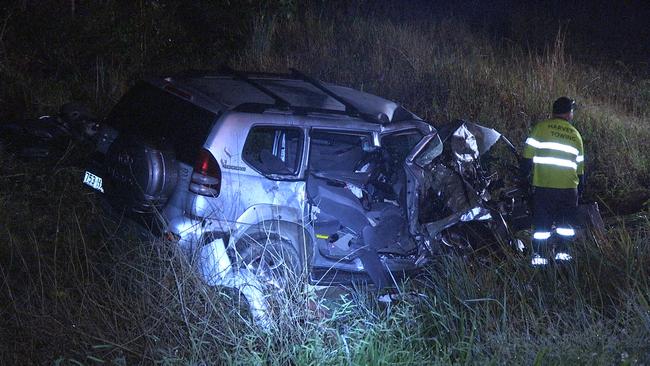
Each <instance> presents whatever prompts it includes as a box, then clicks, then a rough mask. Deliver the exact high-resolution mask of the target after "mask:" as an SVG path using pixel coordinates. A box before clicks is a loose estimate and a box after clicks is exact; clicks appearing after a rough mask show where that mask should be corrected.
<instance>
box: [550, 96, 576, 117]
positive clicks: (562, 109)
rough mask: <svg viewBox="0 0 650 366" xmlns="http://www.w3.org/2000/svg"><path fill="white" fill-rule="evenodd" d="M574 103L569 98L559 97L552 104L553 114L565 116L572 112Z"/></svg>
mask: <svg viewBox="0 0 650 366" xmlns="http://www.w3.org/2000/svg"><path fill="white" fill-rule="evenodd" d="M575 107H576V101H575V100H573V99H571V98H569V97H560V98H558V99H557V100H556V101H555V102H553V114H565V113H569V112H571V111H572V110H574V109H575Z"/></svg>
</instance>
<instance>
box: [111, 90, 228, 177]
mask: <svg viewBox="0 0 650 366" xmlns="http://www.w3.org/2000/svg"><path fill="white" fill-rule="evenodd" d="M215 119H216V115H215V114H214V113H213V112H210V111H208V110H205V109H203V108H201V107H198V106H196V105H194V104H192V103H190V102H188V101H186V100H184V99H181V98H180V97H177V96H174V95H172V94H170V93H168V92H165V91H163V90H160V89H158V88H156V87H154V86H152V85H149V84H147V83H144V82H140V83H138V84H136V85H135V86H134V87H133V88H131V89H130V90H129V92H128V93H126V94H125V95H124V96H123V97H122V99H120V101H119V102H118V103H117V105H116V106H115V107H113V110H112V111H111V113H110V114H109V116H108V118H107V123H108V124H109V125H111V126H113V127H114V128H116V129H118V130H119V131H120V133H126V134H130V135H134V136H136V137H137V138H138V139H140V140H143V141H147V142H150V143H153V144H155V145H157V146H164V147H172V148H173V149H174V152H175V153H176V158H177V159H178V160H180V161H182V162H184V163H187V164H190V165H192V163H193V162H194V160H195V159H196V156H197V154H198V152H199V150H200V149H201V147H202V146H203V143H204V142H205V139H206V138H207V136H208V134H209V133H210V129H211V128H212V123H213V122H214V120H215Z"/></svg>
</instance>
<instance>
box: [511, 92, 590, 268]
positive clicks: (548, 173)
mask: <svg viewBox="0 0 650 366" xmlns="http://www.w3.org/2000/svg"><path fill="white" fill-rule="evenodd" d="M575 106H576V103H575V101H574V100H573V99H571V98H568V97H561V98H558V99H557V100H556V101H555V102H554V103H553V116H552V118H550V119H547V120H544V121H541V122H538V123H537V124H536V125H535V127H534V128H533V130H532V132H531V133H530V135H529V136H528V138H527V139H526V144H525V147H524V159H523V161H522V171H523V172H524V174H525V175H526V176H527V177H530V179H531V184H532V190H533V194H532V199H533V238H532V244H533V256H532V258H531V264H532V265H533V266H544V265H547V264H548V263H549V259H550V258H553V259H554V260H555V261H570V260H572V256H571V254H570V253H569V245H570V243H571V242H572V240H573V238H574V237H575V229H574V227H573V225H574V224H575V222H576V214H577V210H578V197H579V196H580V195H581V194H582V191H583V190H584V185H585V183H584V171H585V169H584V159H585V155H584V147H583V144H582V137H581V136H580V133H579V132H578V130H577V129H576V128H575V127H574V126H573V124H572V122H573V112H574V110H575ZM552 238H555V239H557V240H554V242H555V251H554V253H553V251H552V249H553V248H550V247H549V240H550V239H552Z"/></svg>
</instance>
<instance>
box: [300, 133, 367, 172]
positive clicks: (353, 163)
mask: <svg viewBox="0 0 650 366" xmlns="http://www.w3.org/2000/svg"><path fill="white" fill-rule="evenodd" d="M310 139H311V146H310V153H309V167H310V169H311V170H312V171H314V172H346V173H354V172H355V170H357V169H359V164H360V162H363V161H364V160H366V159H367V157H368V155H370V154H372V153H373V152H374V150H375V149H376V148H375V147H374V146H372V136H371V135H370V134H367V133H348V132H339V131H336V132H335V131H327V130H314V131H312V132H311V134H310Z"/></svg>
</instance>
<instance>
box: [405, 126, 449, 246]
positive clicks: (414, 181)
mask: <svg viewBox="0 0 650 366" xmlns="http://www.w3.org/2000/svg"><path fill="white" fill-rule="evenodd" d="M442 151H443V145H442V141H441V140H440V136H439V135H438V133H437V132H434V133H431V134H428V135H425V136H424V137H422V139H421V140H420V142H418V143H417V144H416V145H415V147H414V148H413V149H412V150H411V152H410V153H409V154H408V156H407V157H406V159H405V161H404V170H405V172H406V210H407V220H408V223H409V232H410V233H411V235H414V236H417V235H420V234H421V231H420V228H419V218H420V207H421V204H422V202H421V197H422V195H423V192H422V190H423V187H424V183H425V180H426V179H427V174H428V173H429V169H427V168H428V167H429V166H430V165H431V164H432V162H433V161H434V160H435V159H436V158H437V157H439V156H440V155H441V154H442Z"/></svg>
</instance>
